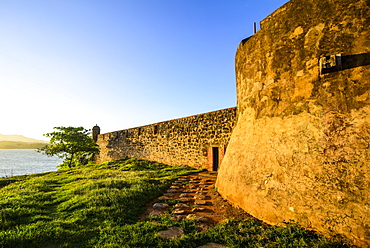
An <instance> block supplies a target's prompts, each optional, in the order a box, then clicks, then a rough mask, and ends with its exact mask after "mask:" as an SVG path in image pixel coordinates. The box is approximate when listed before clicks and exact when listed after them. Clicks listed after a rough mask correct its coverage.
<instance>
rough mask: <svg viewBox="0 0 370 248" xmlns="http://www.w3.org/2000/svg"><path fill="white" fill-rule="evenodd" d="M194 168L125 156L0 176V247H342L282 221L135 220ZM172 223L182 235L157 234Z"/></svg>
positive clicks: (162, 218) (335, 242)
mask: <svg viewBox="0 0 370 248" xmlns="http://www.w3.org/2000/svg"><path fill="white" fill-rule="evenodd" d="M191 172H195V170H194V169H190V168H184V167H170V166H166V165H164V164H160V163H153V162H148V161H144V160H139V159H126V160H118V161H112V162H104V163H101V164H97V165H89V166H86V167H83V168H74V169H68V170H64V169H63V170H59V171H56V172H49V173H42V174H34V175H29V176H17V177H8V178H0V247H1V248H12V247H16V248H22V247H27V248H33V247H35V248H36V247H37V248H43V247H53V248H57V247H76V248H83V247H198V246H201V245H204V244H207V243H209V242H215V243H219V244H224V245H227V246H229V247H349V246H348V245H346V244H344V243H343V242H342V241H340V240H334V239H328V238H325V237H322V236H319V235H318V234H316V233H314V232H312V231H308V230H305V229H302V228H300V227H298V226H296V225H293V224H288V225H286V226H283V227H271V226H268V225H266V224H264V223H262V222H259V221H256V220H228V221H225V222H223V223H221V224H219V225H217V226H215V227H213V228H211V229H209V230H208V231H206V232H199V231H198V229H197V225H196V222H195V221H193V220H183V221H174V220H171V216H170V215H168V216H162V217H152V218H151V219H148V220H147V221H143V222H138V217H139V215H140V214H141V213H142V212H143V211H144V208H145V205H146V204H147V203H148V202H151V201H152V200H153V199H155V198H157V197H158V196H160V195H162V193H163V191H164V190H165V189H166V188H167V187H169V185H170V184H171V183H172V181H173V180H175V179H176V178H178V177H179V176H181V175H186V174H188V173H191ZM172 226H177V227H180V228H182V229H183V230H184V233H185V235H183V236H182V237H180V238H176V239H173V240H167V239H163V238H161V237H160V235H159V234H158V232H159V231H161V230H166V229H167V228H169V227H172Z"/></svg>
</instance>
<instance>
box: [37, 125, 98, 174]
mask: <svg viewBox="0 0 370 248" xmlns="http://www.w3.org/2000/svg"><path fill="white" fill-rule="evenodd" d="M53 129H55V130H58V131H55V132H52V133H46V134H44V136H45V137H48V138H50V144H48V145H46V146H44V147H42V148H40V149H38V150H37V151H38V152H40V153H43V154H46V155H47V156H49V157H52V156H54V155H56V156H58V157H59V158H61V159H63V164H62V165H60V166H61V167H63V166H67V167H69V168H72V167H73V166H77V165H85V164H87V163H88V162H89V161H90V160H92V158H93V156H94V154H97V153H98V152H99V148H98V145H97V144H96V143H95V142H94V141H93V139H92V138H91V136H90V130H87V129H85V128H83V127H54V128H53Z"/></svg>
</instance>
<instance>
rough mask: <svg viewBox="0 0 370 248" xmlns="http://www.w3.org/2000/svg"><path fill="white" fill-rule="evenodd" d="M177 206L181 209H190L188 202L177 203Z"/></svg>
mask: <svg viewBox="0 0 370 248" xmlns="http://www.w3.org/2000/svg"><path fill="white" fill-rule="evenodd" d="M175 208H179V209H189V208H190V206H189V205H188V204H185V203H177V204H176V205H175Z"/></svg>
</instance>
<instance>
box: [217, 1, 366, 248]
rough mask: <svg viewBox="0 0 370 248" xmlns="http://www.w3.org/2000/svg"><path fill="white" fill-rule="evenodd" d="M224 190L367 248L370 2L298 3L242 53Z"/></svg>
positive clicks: (267, 214)
mask: <svg viewBox="0 0 370 248" xmlns="http://www.w3.org/2000/svg"><path fill="white" fill-rule="evenodd" d="M235 65H236V81H237V108H238V123H237V125H236V126H235V128H234V131H233V133H232V136H231V139H230V142H229V145H228V149H227V152H226V154H225V158H224V160H223V162H222V164H221V166H220V169H219V173H218V179H217V184H216V186H217V188H218V190H219V193H220V194H221V195H222V196H223V197H224V198H226V199H227V200H229V201H230V202H232V203H234V204H235V205H238V206H240V207H241V208H243V209H244V210H246V211H247V212H248V213H250V214H252V215H253V216H255V217H257V218H259V219H261V220H264V221H267V222H269V223H272V224H278V223H281V222H282V221H289V220H294V221H296V222H298V223H299V224H301V225H303V226H306V227H310V228H314V229H316V230H321V231H327V230H329V231H332V233H337V234H343V235H345V236H347V237H348V238H350V239H352V240H353V241H354V242H355V243H356V244H357V245H359V246H363V247H369V246H370V1H369V0H340V1H337V0H304V1H302V0H291V1H290V2H288V3H286V4H285V5H283V6H282V7H281V8H279V9H278V10H276V11H275V12H274V13H272V14H271V15H270V16H268V17H267V18H266V19H265V20H263V21H262V22H261V30H259V31H258V32H257V33H256V34H255V35H253V36H252V37H250V38H249V39H246V40H243V41H242V42H241V43H240V45H239V47H238V49H237V53H236V58H235Z"/></svg>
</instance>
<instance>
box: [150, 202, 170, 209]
mask: <svg viewBox="0 0 370 248" xmlns="http://www.w3.org/2000/svg"><path fill="white" fill-rule="evenodd" d="M168 207H169V205H168V204H167V203H159V202H157V203H154V204H153V208H154V209H165V208H168Z"/></svg>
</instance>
